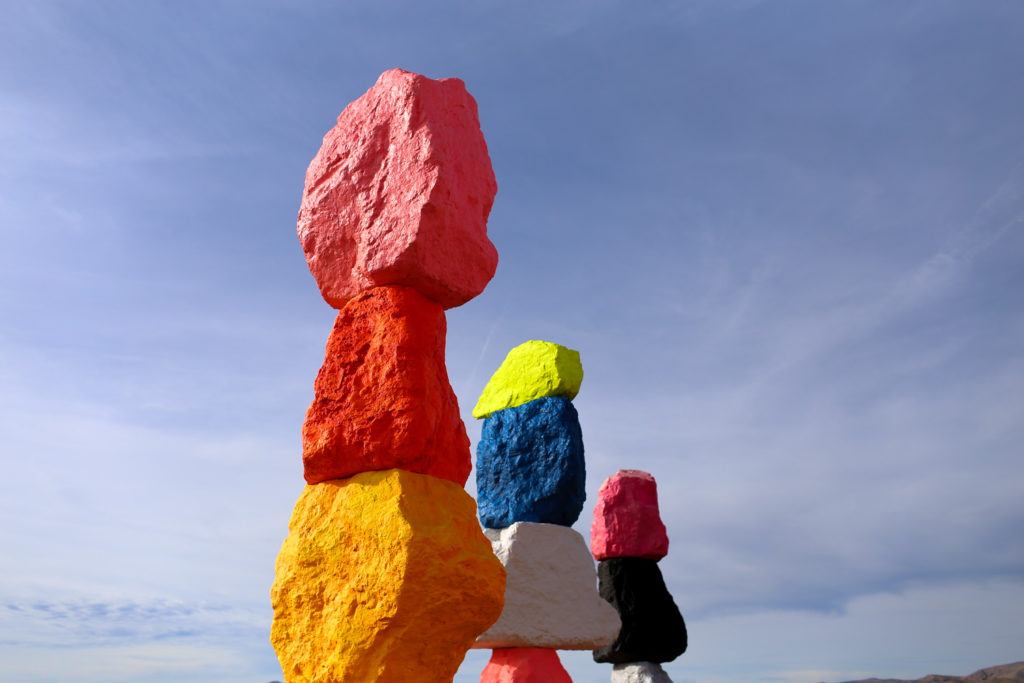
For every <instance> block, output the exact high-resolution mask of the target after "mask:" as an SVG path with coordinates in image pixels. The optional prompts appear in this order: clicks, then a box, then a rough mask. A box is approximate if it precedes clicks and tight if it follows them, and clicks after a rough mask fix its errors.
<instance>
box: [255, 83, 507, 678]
mask: <svg viewBox="0 0 1024 683" xmlns="http://www.w3.org/2000/svg"><path fill="white" fill-rule="evenodd" d="M496 190H497V186H496V183H495V180H494V174H493V171H492V170H491V164H490V159H489V157H488V154H487V146H486V143H485V142H484V138H483V134H482V133H481V132H480V126H479V122H478V120H477V110H476V103H475V102H474V100H473V98H472V97H471V96H470V95H469V93H468V92H466V89H465V86H464V85H463V83H462V81H460V80H458V79H446V80H441V81H435V80H431V79H429V78H425V77H423V76H419V75H416V74H412V73H408V72H405V71H401V70H397V69H396V70H392V71H387V72H385V73H384V74H383V75H381V77H380V79H379V80H378V81H377V83H376V85H374V86H373V87H372V88H370V90H369V91H367V92H366V93H365V94H364V95H363V96H361V97H360V98H359V99H357V100H355V101H354V102H352V103H351V104H350V105H349V106H348V107H346V108H345V110H344V111H343V112H342V113H341V115H340V116H339V118H338V122H337V125H336V126H335V127H334V128H333V129H331V130H330V131H329V132H328V133H327V135H326V136H325V137H324V141H323V145H322V147H321V148H320V151H319V152H318V153H317V155H316V157H315V158H314V159H313V161H312V163H311V164H310V166H309V170H308V172H307V174H306V185H305V191H304V194H303V198H302V206H301V209H300V212H299V220H298V234H299V239H300V241H301V243H302V247H303V250H304V251H305V254H306V259H307V262H308V264H309V268H310V270H311V271H312V273H313V275H314V277H315V279H316V281H317V284H318V285H319V287H320V290H321V293H322V294H323V296H324V299H326V301H327V302H328V303H329V304H330V305H331V306H333V307H335V308H337V309H339V312H338V315H337V318H336V320H335V323H334V328H333V330H332V331H331V333H330V336H329V338H328V340H327V348H326V354H325V360H324V364H323V367H321V369H320V372H319V374H318V375H317V377H316V381H315V383H314V398H313V403H312V405H310V407H309V411H308V412H307V414H306V420H305V424H304V425H303V428H302V462H303V467H304V471H305V479H306V482H307V485H306V487H305V489H304V490H303V492H302V494H301V495H300V497H299V500H298V502H297V503H296V505H295V510H294V512H293V513H292V518H291V522H290V523H289V527H288V536H287V538H286V539H285V541H284V544H283V546H282V548H281V552H280V554H279V555H278V558H277V566H276V574H275V578H274V584H273V587H272V588H271V601H272V603H273V608H274V621H273V626H272V628H271V641H272V643H273V645H274V648H275V650H276V651H277V655H278V658H279V660H280V663H281V667H282V669H283V672H284V677H285V680H286V681H287V683H368V682H374V681H377V682H381V683H410V682H416V683H434V682H437V683H450V681H451V680H452V678H453V677H454V675H455V672H456V669H457V668H458V666H459V664H460V663H461V661H462V659H463V657H464V656H465V653H466V651H467V650H468V649H469V647H470V646H471V645H472V644H473V642H474V640H475V639H476V638H477V636H479V635H480V634H481V633H482V632H483V631H484V630H486V629H487V628H488V627H489V626H491V624H493V623H494V622H495V620H496V619H497V618H498V616H499V615H500V613H501V608H502V604H503V596H504V589H505V571H504V569H503V567H502V566H501V563H500V562H499V561H498V559H497V558H496V557H495V556H494V554H493V553H492V551H491V545H490V543H489V541H488V539H487V538H486V537H485V536H484V534H483V533H482V532H481V530H480V527H479V525H478V524H477V522H476V518H475V511H476V507H475V504H474V501H473V499H472V498H471V497H470V496H469V495H468V494H467V493H466V491H465V490H464V489H463V486H464V485H465V482H466V479H467V477H468V476H469V472H470V454H469V440H468V438H467V436H466V431H465V426H464V425H463V423H462V420H461V419H460V417H459V407H458V403H457V401H456V398H455V394H454V393H453V391H452V389H451V386H450V385H449V382H448V375H447V371H446V369H445V363H444V349H445V332H446V324H445V313H444V311H445V309H446V308H451V307H453V306H458V305H460V304H462V303H464V302H466V301H468V300H469V299H471V298H473V297H474V296H476V295H478V294H479V293H480V292H481V291H483V289H484V287H485V286H486V285H487V283H488V282H489V281H490V279H491V277H492V276H493V275H494V270H495V268H496V266H497V252H496V251H495V249H494V246H493V245H492V244H491V242H490V241H489V240H488V239H487V232H486V221H487V216H488V214H489V212H490V208H491V204H492V202H493V200H494V195H495V192H496Z"/></svg>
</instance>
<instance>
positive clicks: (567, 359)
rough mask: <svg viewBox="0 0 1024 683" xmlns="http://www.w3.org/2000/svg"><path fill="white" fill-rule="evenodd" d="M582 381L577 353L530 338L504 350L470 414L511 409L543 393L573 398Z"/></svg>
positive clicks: (581, 368) (483, 414) (475, 415)
mask: <svg viewBox="0 0 1024 683" xmlns="http://www.w3.org/2000/svg"><path fill="white" fill-rule="evenodd" d="M582 383H583V366H582V365H581V364H580V352H579V351H574V350H573V349H570V348H566V347H564V346H562V345H560V344H555V343H553V342H548V341H539V340H536V339H534V340H531V341H528V342H524V343H522V344H520V345H519V346H517V347H515V348H514V349H512V350H511V351H509V352H508V355H507V356H505V360H504V361H502V363H501V366H500V367H499V368H498V370H497V371H496V372H495V373H494V375H493V376H492V377H491V380H490V381H489V382H488V383H487V386H485V387H484V391H483V393H482V394H480V400H479V401H477V402H476V407H475V408H473V417H475V418H478V419H479V418H482V417H487V416H488V415H490V414H491V413H493V412H497V411H499V410H504V409H505V408H514V407H516V406H521V405H523V404H524V403H527V402H529V401H532V400H534V399H537V398H544V397H545V396H565V397H566V398H570V399H571V398H574V397H575V396H576V394H578V393H579V391H580V384H582Z"/></svg>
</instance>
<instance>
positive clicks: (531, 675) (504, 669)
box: [480, 647, 572, 683]
mask: <svg viewBox="0 0 1024 683" xmlns="http://www.w3.org/2000/svg"><path fill="white" fill-rule="evenodd" d="M480 683H572V678H570V677H569V672H568V671H566V670H565V667H563V666H562V662H561V660H559V659H558V653H557V652H556V651H555V650H549V649H545V648H538V647H507V648H499V649H497V650H494V652H492V653H491V660H490V661H489V662H487V666H485V667H484V670H483V673H481V674H480Z"/></svg>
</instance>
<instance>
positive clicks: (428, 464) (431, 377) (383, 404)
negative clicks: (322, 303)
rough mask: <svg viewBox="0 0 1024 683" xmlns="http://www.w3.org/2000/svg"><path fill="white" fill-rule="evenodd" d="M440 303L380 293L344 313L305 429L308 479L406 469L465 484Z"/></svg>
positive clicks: (465, 453) (408, 293)
mask: <svg viewBox="0 0 1024 683" xmlns="http://www.w3.org/2000/svg"><path fill="white" fill-rule="evenodd" d="M445 332H446V323H445V316H444V310H443V309H442V308H441V306H440V305H438V304H436V303H434V302H432V301H429V300H427V299H426V298H424V297H423V296H421V295H419V294H417V293H416V292H415V291H414V290H412V289H409V288H407V287H377V288H374V289H371V290H369V291H367V292H365V293H363V294H360V295H359V296H357V297H356V298H354V299H352V300H351V301H349V302H348V303H347V304H346V305H345V307H344V308H342V309H341V311H340V312H339V313H338V317H337V319H336V320H335V323H334V329H333V330H332V331H331V335H330V337H329V338H328V340H327V351H326V354H325V358H324V364H323V367H321V368H320V373H319V374H318V375H317V377H316V382H315V384H314V398H313V403H312V405H310V406H309V410H308V411H307V412H306V422H305V424H304V425H303V426H302V463H303V465H304V467H305V477H306V481H307V482H309V483H310V484H316V483H319V482H322V481H327V480H330V479H344V478H346V477H350V476H352V475H354V474H358V473H360V472H367V471H370V470H386V469H392V468H397V469H403V470H408V471H410V472H417V473H420V474H430V475H433V476H435V477H441V478H443V479H448V480H450V481H453V482H455V483H456V484H459V485H460V486H464V485H465V484H466V478H467V477H468V476H469V470H470V455H469V438H468V437H467V436H466V428H465V425H463V423H462V418H461V417H460V415H459V404H458V399H456V397H455V393H454V392H453V391H452V388H451V385H450V384H449V383H448V372H447V371H446V370H445V364H444V345H445Z"/></svg>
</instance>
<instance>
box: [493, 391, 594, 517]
mask: <svg viewBox="0 0 1024 683" xmlns="http://www.w3.org/2000/svg"><path fill="white" fill-rule="evenodd" d="M586 480H587V471H586V465H585V464H584V460H583V432H582V431H581V430H580V419H579V415H578V414H577V413H576V409H575V408H574V407H573V405H572V402H571V401H570V400H569V399H567V398H565V397H562V396H549V397H546V398H538V399H536V400H534V401H530V402H529V403H524V404H522V405H519V406H516V407H514V408H506V409H505V410H499V411H497V412H494V413H491V414H490V415H489V416H488V417H487V418H486V419H485V420H484V426H483V432H482V434H481V436H480V443H479V444H477V448H476V490H477V509H478V512H479V514H480V522H481V523H482V524H483V525H484V527H486V528H488V529H503V528H505V527H507V526H511V525H512V524H514V523H515V522H544V523H547V524H561V525H562V526H572V524H573V522H575V521H576V520H577V519H578V518H579V516H580V511H581V510H583V501H585V500H586V499H587V492H586Z"/></svg>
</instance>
